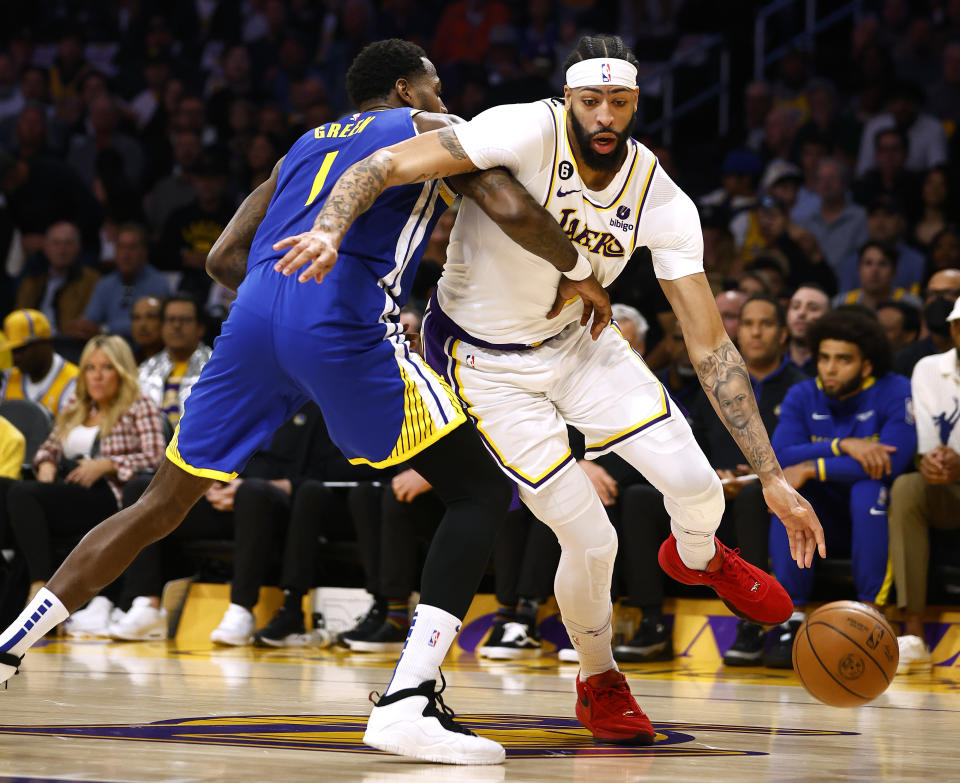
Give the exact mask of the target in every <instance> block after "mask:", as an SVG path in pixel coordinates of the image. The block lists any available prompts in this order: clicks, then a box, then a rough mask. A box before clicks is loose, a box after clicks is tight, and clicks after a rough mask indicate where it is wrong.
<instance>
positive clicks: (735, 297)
mask: <svg viewBox="0 0 960 783" xmlns="http://www.w3.org/2000/svg"><path fill="white" fill-rule="evenodd" d="M747 298H748V297H747V295H746V294H745V293H743V291H721V292H720V293H719V294H717V295H716V297H715V301H716V303H717V310H719V311H720V320H722V321H723V328H724V329H725V330H726V332H727V337H729V338H730V339H731V340H732V341H733V342H734V343H736V342H737V329H738V328H739V326H740V308H742V307H743V303H744V302H746V301H747Z"/></svg>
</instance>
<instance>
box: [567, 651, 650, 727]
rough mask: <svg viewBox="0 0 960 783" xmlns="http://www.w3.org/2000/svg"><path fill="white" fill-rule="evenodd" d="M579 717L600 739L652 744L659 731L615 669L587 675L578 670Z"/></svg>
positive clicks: (625, 680) (625, 679)
mask: <svg viewBox="0 0 960 783" xmlns="http://www.w3.org/2000/svg"><path fill="white" fill-rule="evenodd" d="M577 720H579V721H580V722H581V723H582V724H583V725H584V726H585V727H586V728H588V729H589V730H590V733H591V734H593V736H594V737H596V738H597V739H598V740H599V741H600V742H612V743H616V744H618V745H652V744H653V738H654V736H655V735H656V732H655V731H654V729H653V725H652V724H651V723H650V719H649V718H648V717H647V716H646V715H644V714H643V710H641V709H640V705H639V704H637V700H636V699H634V698H633V694H631V693H630V686H629V685H627V678H626V677H624V676H623V675H622V674H621V673H620V672H618V671H617V670H616V669H610V670H609V671H605V672H603V673H602V674H594V675H593V676H592V677H587V679H586V681H583V680H581V679H580V675H579V674H577Z"/></svg>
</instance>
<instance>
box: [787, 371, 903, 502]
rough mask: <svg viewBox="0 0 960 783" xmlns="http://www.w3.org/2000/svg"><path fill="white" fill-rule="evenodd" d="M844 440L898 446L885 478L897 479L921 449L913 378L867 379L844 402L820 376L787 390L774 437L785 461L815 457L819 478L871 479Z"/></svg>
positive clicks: (891, 376)
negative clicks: (831, 394)
mask: <svg viewBox="0 0 960 783" xmlns="http://www.w3.org/2000/svg"><path fill="white" fill-rule="evenodd" d="M843 438H866V439H869V440H875V441H879V442H880V443H886V444H887V445H889V446H896V447H897V450H896V451H895V452H894V453H892V454H891V455H890V464H891V467H892V468H893V472H892V474H891V475H890V476H887V477H884V481H886V482H887V483H892V482H893V480H894V479H895V478H896V477H897V476H899V475H900V474H901V473H902V472H903V471H904V470H905V469H906V467H907V466H908V465H909V464H910V462H911V460H912V459H913V454H914V452H915V451H916V449H917V432H916V427H915V425H914V420H913V405H912V402H911V399H910V381H908V380H907V379H906V378H904V377H903V376H902V375H897V374H895V373H887V374H886V375H884V376H883V377H882V378H877V379H873V378H868V379H867V381H866V382H865V383H864V388H863V390H862V391H861V392H859V393H858V394H855V395H853V396H852V397H849V398H847V399H844V400H835V399H833V398H831V397H828V396H827V395H826V394H824V392H823V389H822V388H821V386H820V381H819V379H817V378H811V379H810V380H808V381H801V382H800V383H798V384H796V385H795V386H793V387H792V388H791V389H790V391H788V392H787V396H786V397H784V400H783V405H782V406H781V408H780V419H779V421H778V423H777V428H776V430H775V431H774V433H773V437H772V438H771V443H772V445H773V450H774V451H775V452H776V455H777V459H778V460H779V461H780V464H781V465H783V466H784V467H786V466H788V465H797V464H799V463H801V462H805V461H806V460H815V465H816V468H817V478H818V479H819V480H820V481H836V482H840V483H851V482H854V481H860V480H862V479H864V478H867V475H866V473H865V472H864V470H863V467H862V466H861V465H860V463H859V462H857V461H856V460H855V459H854V458H853V457H848V456H847V455H845V454H843V453H841V451H840V446H839V443H840V441H841V440H842V439H843Z"/></svg>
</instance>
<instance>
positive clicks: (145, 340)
mask: <svg viewBox="0 0 960 783" xmlns="http://www.w3.org/2000/svg"><path fill="white" fill-rule="evenodd" d="M162 310H163V302H162V301H160V300H159V299H157V297H155V296H141V297H140V298H139V299H138V300H137V301H136V302H134V303H133V308H132V309H131V310H130V336H131V338H132V339H133V345H134V350H133V358H134V359H136V360H137V364H138V365H141V364H143V363H144V362H145V361H146V360H147V359H149V358H150V357H151V356H154V355H156V354H158V353H160V351H162V350H163V334H162V327H163V317H162Z"/></svg>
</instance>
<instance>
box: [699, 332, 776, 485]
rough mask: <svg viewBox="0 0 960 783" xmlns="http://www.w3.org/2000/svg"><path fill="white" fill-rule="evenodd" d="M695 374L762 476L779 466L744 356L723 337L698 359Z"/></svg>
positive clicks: (749, 459)
mask: <svg viewBox="0 0 960 783" xmlns="http://www.w3.org/2000/svg"><path fill="white" fill-rule="evenodd" d="M697 375H698V376H699V377H700V383H701V385H702V386H703V389H704V391H705V392H706V393H707V397H708V399H709V400H710V402H711V404H712V405H713V406H714V408H716V410H717V412H718V413H719V414H720V418H721V419H722V420H723V423H724V424H725V425H726V428H727V429H728V430H729V431H730V434H731V435H732V436H733V439H734V440H735V441H736V442H737V445H738V446H739V447H740V450H741V451H742V452H743V455H744V456H745V457H746V458H747V461H748V462H749V463H750V466H751V467H752V468H753V471H754V472H755V473H756V474H757V475H758V476H760V477H761V478H763V477H764V476H765V475H769V474H771V473H774V472H776V471H777V470H778V469H779V464H778V463H777V458H776V455H775V454H774V453H773V447H772V446H771V445H770V438H769V437H768V436H767V431H766V429H765V428H764V426H763V421H762V419H761V418H760V411H759V409H758V408H757V400H756V398H755V397H754V394H753V386H752V385H751V383H750V376H749V374H748V373H747V367H746V365H745V364H744V363H743V357H741V356H740V353H739V351H737V349H736V348H735V347H734V345H733V343H731V342H730V341H729V340H725V341H724V342H723V343H722V344H721V345H720V347H719V348H717V349H716V350H715V351H714V352H713V353H711V354H710V355H709V356H707V357H706V358H704V359H702V360H700V361H699V362H698V363H697Z"/></svg>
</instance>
